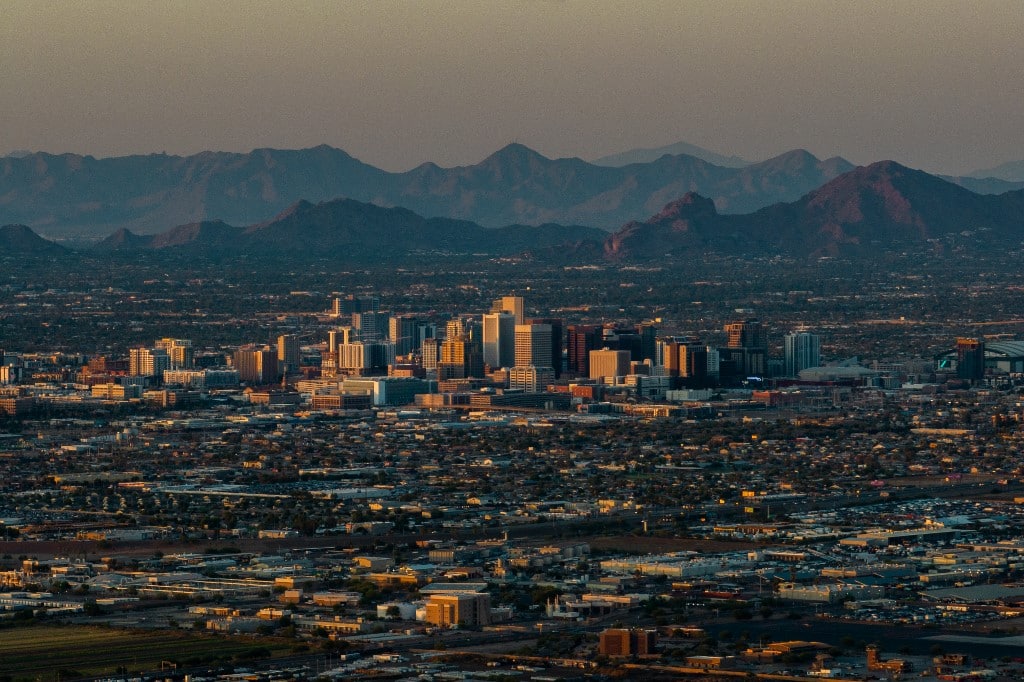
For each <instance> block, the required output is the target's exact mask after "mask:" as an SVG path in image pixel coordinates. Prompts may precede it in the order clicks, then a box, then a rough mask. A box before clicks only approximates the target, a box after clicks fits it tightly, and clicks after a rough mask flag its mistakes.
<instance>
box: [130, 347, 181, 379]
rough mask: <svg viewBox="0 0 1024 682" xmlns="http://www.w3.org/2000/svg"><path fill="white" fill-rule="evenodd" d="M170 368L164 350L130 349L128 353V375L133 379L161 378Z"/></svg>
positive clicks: (168, 356)
mask: <svg viewBox="0 0 1024 682" xmlns="http://www.w3.org/2000/svg"><path fill="white" fill-rule="evenodd" d="M170 368H171V357H170V355H168V354H167V350H166V349H164V348H132V349H131V350H129V351H128V374H129V375H130V376H133V377H161V376H163V374H164V370H168V369H170Z"/></svg>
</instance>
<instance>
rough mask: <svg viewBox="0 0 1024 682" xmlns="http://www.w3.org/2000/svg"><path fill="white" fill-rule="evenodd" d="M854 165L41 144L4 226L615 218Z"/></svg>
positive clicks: (80, 231)
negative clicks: (402, 168)
mask: <svg viewBox="0 0 1024 682" xmlns="http://www.w3.org/2000/svg"><path fill="white" fill-rule="evenodd" d="M851 168H852V165H851V164H849V163H848V162H846V161H844V160H842V159H839V158H834V159H829V160H827V161H820V160H818V159H816V158H815V157H814V156H812V155H811V154H809V153H807V152H804V151H799V150H798V151H793V152H789V153H786V154H783V155H781V156H778V157H776V158H774V159H769V160H768V161H764V162H761V163H757V164H752V165H749V166H746V167H744V168H725V167H722V166H716V165H714V164H711V163H708V162H707V161H703V160H701V159H698V158H696V157H693V156H688V155H676V156H661V157H660V158H658V159H656V160H654V161H651V162H649V163H640V164H632V165H629V166H624V167H621V168H612V167H606V166H598V165H594V164H590V163H587V162H585V161H582V160H580V159H548V158H546V157H544V156H542V155H540V154H538V153H536V152H534V151H533V150H531V149H529V148H527V147H524V146H522V145H518V144H513V145H509V146H507V147H505V148H503V149H501V150H499V151H497V152H495V153H494V154H492V155H491V156H489V157H487V158H486V159H484V160H483V161H481V162H480V163H478V164H475V165H471V166H460V167H456V168H441V167H439V166H436V165H434V164H430V163H427V164H423V165H421V166H419V167H417V168H414V169H412V170H410V171H407V172H405V173H389V172H386V171H383V170H381V169H379V168H375V167H373V166H370V165H368V164H365V163H362V162H361V161H359V160H357V159H355V158H353V157H351V156H349V155H348V154H346V153H345V152H343V151H341V150H339V149H333V148H331V147H327V146H320V147H315V148H312V149H303V150H274V149H259V150H256V151H253V152H250V153H248V154H232V153H224V152H203V153H201V154H196V155H194V156H187V157H180V156H168V155H164V154H153V155H149V156H125V157H117V158H107V159H95V158H93V157H90V156H78V155H75V154H62V155H52V154H46V153H41V152H37V153H32V154H28V155H26V156H21V157H4V158H0V224H4V223H18V224H24V225H30V226H32V227H33V228H34V229H35V230H37V231H38V232H40V233H41V234H46V235H48V236H51V237H54V238H79V239H84V240H95V239H100V238H102V237H104V236H106V235H108V234H110V233H111V232H113V231H115V230H117V229H119V228H127V229H129V230H132V231H133V232H136V233H140V234H155V233H158V232H162V231H164V230H167V229H168V228H170V227H172V226H174V225H181V224H187V223H195V222H202V221H207V220H223V221H225V222H226V223H229V224H233V225H249V224H252V223H254V222H257V221H260V220H263V219H265V217H266V216H268V215H274V214H276V213H278V212H280V211H283V210H284V209H286V208H287V207H288V206H290V205H291V204H293V203H295V202H296V201H300V200H306V201H311V202H319V201H329V200H333V199H337V198H349V199H355V200H357V201H363V202H369V203H374V204H377V205H379V206H385V207H388V206H402V207H405V208H408V209H410V210H412V211H415V212H416V213H418V214H420V215H422V216H443V217H448V218H456V219H460V220H470V221H473V222H476V223H479V224H481V225H484V226H487V227H498V226H501V225H509V224H528V225H541V224H545V223H561V224H567V225H570V224H575V225H592V226H595V227H601V228H604V229H606V230H613V229H615V228H617V227H618V226H620V225H622V224H623V223H625V222H627V221H628V220H632V219H634V218H636V216H641V215H650V214H652V213H654V212H656V211H657V210H658V209H659V208H660V207H661V206H664V205H665V204H666V203H668V202H669V201H672V200H673V199H676V198H678V197H680V196H682V195H683V194H685V193H686V192H690V191H694V192H699V193H701V194H703V195H704V196H708V197H710V198H712V199H713V200H714V201H715V205H716V207H717V208H718V210H719V211H720V212H723V213H745V212H750V211H754V210H757V209H759V208H762V207H763V206H767V205H770V204H773V203H777V202H780V201H793V200H795V199H797V198H799V197H800V196H802V195H804V194H806V193H807V192H809V191H811V190H812V189H814V188H816V187H819V186H821V185H822V184H823V183H825V182H827V181H828V180H831V179H832V178H834V177H836V176H837V175H840V174H842V173H844V172H846V171H848V170H850V169H851Z"/></svg>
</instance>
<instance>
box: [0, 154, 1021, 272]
mask: <svg viewBox="0 0 1024 682" xmlns="http://www.w3.org/2000/svg"><path fill="white" fill-rule="evenodd" d="M808 156H809V155H802V154H796V155H789V156H788V157H787V158H786V159H780V160H777V161H776V163H777V164H778V165H777V168H779V167H781V168H780V170H779V172H785V167H786V164H787V163H792V164H793V165H795V166H797V167H799V168H806V160H807V157H808ZM541 158H543V157H541ZM677 158H678V157H677ZM812 158H813V157H812ZM818 163H823V162H818ZM826 165H827V164H826ZM517 168H521V166H520V165H518V164H511V166H510V167H509V168H508V169H505V170H507V171H508V172H509V173H512V172H514V171H515V169H517ZM762 177H770V176H769V175H766V176H762ZM1022 248H1024V190H1015V191H1012V192H1006V193H1003V194H1000V195H984V194H978V193H975V192H971V191H970V190H968V189H965V188H964V187H961V186H959V185H957V184H954V183H952V182H949V181H947V180H944V179H943V178H941V177H938V176H934V175H929V174H928V173H925V172H923V171H918V170H913V169H910V168H906V167H904V166H901V165H900V164H898V163H895V162H893V161H882V162H879V163H875V164H871V165H870V166H865V167H859V168H855V169H853V170H851V171H848V172H846V173H843V174H842V175H838V176H837V177H835V178H833V179H832V180H830V181H829V182H827V183H825V184H824V185H822V186H821V187H819V188H817V189H815V190H813V191H811V192H808V193H806V194H805V195H803V196H802V197H800V198H799V199H797V200H795V201H791V202H788V203H783V202H780V203H776V204H773V205H771V206H767V207H764V208H762V209H760V210H757V211H754V212H751V213H747V214H739V215H737V214H724V213H722V212H721V211H720V210H719V209H718V207H717V206H716V204H715V201H714V200H712V199H711V198H710V197H704V196H702V195H700V194H698V193H696V192H685V193H684V194H683V195H682V196H681V198H676V199H673V200H671V201H669V202H666V204H665V205H664V207H663V208H662V209H661V210H660V211H659V212H657V213H656V214H655V215H653V217H651V218H649V219H647V220H644V221H632V222H629V223H627V224H625V225H624V226H623V227H621V228H620V229H619V230H617V231H616V232H614V233H613V234H610V235H609V234H608V233H607V232H605V231H603V230H599V229H597V228H592V227H580V226H562V225H557V224H545V225H542V226H538V227H531V226H524V225H512V226H507V227H502V228H485V227H482V226H481V225H479V224H477V223H473V222H470V221H465V220H455V219H451V218H425V217H423V216H421V215H419V214H417V213H415V212H413V211H410V210H408V209H405V208H384V207H380V206H377V205H374V204H369V203H364V202H359V201H355V200H351V199H336V200H333V201H326V202H320V203H316V204H314V203H311V202H307V201H299V202H296V203H294V204H292V205H291V206H290V207H288V208H287V209H286V210H285V211H283V212H281V213H280V214H278V215H277V216H276V217H274V218H272V219H270V220H266V221H262V222H254V223H252V224H250V225H249V226H248V227H234V226H232V225H229V224H227V223H225V222H220V221H194V222H191V223H187V224H184V225H181V226H178V227H175V228H173V229H171V230H168V231H165V232H162V233H159V234H155V235H139V234H135V233H133V232H131V231H129V230H127V229H121V230H118V231H117V232H115V233H114V234H112V235H110V236H109V237H108V238H107V239H105V240H103V241H102V242H101V243H100V244H99V245H98V246H96V247H95V248H94V249H93V251H92V253H93V254H94V255H101V254H105V255H109V256H114V257H116V256H117V254H139V253H150V254H153V255H154V256H155V257H162V256H164V255H166V256H168V257H176V256H182V257H185V258H208V259H232V258H237V257H247V258H248V257H258V258H266V259H268V262H269V261H270V260H282V259H283V260H288V261H289V262H301V261H309V260H310V259H322V258H331V259H334V260H337V261H338V262H342V263H372V262H376V263H379V262H398V261H402V260H407V259H422V258H424V257H428V258H429V257H435V256H441V257H443V256H448V255H464V256H487V257H496V256H513V255H514V256H523V255H526V256H532V257H534V258H538V259H541V260H558V261H563V262H568V261H577V262H579V261H587V262H593V261H594V260H595V259H597V260H600V259H608V260H610V261H613V262H614V261H626V262H630V261H643V260H660V261H662V262H665V263H670V262H674V261H680V260H682V261H684V262H685V260H687V259H694V258H701V257H703V256H706V255H708V254H719V255H741V256H775V255H786V256H794V257H821V256H841V257H850V258H858V257H867V258H870V257H876V256H878V255H879V254H883V253H891V252H899V253H930V254H943V255H949V254H956V253H965V254H969V253H972V252H981V251H983V250H991V249H1000V250H1001V251H1004V252H1005V251H1014V250H1018V249H1022ZM64 253H70V252H68V251H67V250H66V249H64V248H62V247H60V246H57V245H55V244H52V243H51V242H48V241H46V240H43V239H41V238H40V237H39V236H38V235H36V234H35V233H34V232H32V231H31V230H30V229H28V228H27V227H24V226H8V227H5V228H2V229H0V254H3V255H4V256H6V257H10V256H12V255H15V256H16V255H17V254H26V255H45V256H47V257H54V258H56V257H59V256H60V255H61V254H64Z"/></svg>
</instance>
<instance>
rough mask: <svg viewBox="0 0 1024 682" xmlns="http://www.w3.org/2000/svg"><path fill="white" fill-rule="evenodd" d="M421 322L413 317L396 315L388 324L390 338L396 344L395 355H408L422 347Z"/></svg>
mask: <svg viewBox="0 0 1024 682" xmlns="http://www.w3.org/2000/svg"><path fill="white" fill-rule="evenodd" d="M418 325H419V320H417V319H416V318H415V317H413V316H411V315H395V316H394V317H392V318H391V319H390V320H389V322H388V338H389V339H391V343H393V344H395V355H408V354H409V353H411V352H413V351H414V350H416V349H418V348H419V347H420V338H419V335H418V334H417V327H418Z"/></svg>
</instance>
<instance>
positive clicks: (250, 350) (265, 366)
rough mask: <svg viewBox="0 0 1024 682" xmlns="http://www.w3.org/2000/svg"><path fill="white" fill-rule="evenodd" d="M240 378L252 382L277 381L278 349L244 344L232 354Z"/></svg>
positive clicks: (233, 363) (267, 382) (271, 382)
mask: <svg viewBox="0 0 1024 682" xmlns="http://www.w3.org/2000/svg"><path fill="white" fill-rule="evenodd" d="M232 365H233V366H234V368H235V370H237V372H238V378H239V379H240V380H241V381H246V382H248V383H250V384H256V385H260V384H273V383H276V382H277V376H278V374H277V351H276V350H274V349H272V348H269V347H266V346H243V347H242V348H239V349H238V350H236V351H235V354H234V355H233V356H232Z"/></svg>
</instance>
